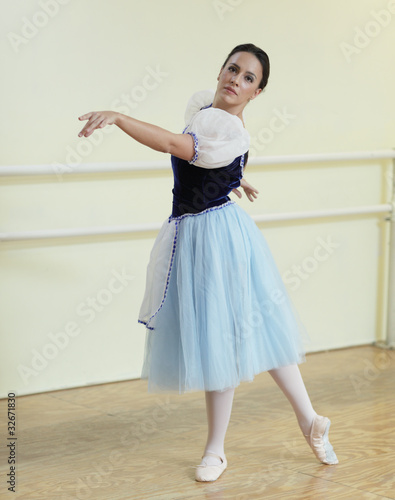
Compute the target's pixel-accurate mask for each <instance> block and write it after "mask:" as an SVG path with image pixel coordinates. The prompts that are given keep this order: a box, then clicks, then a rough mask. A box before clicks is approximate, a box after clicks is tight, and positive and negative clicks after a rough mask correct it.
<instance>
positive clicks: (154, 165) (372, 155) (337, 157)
mask: <svg viewBox="0 0 395 500" xmlns="http://www.w3.org/2000/svg"><path fill="white" fill-rule="evenodd" d="M381 159H385V160H390V159H392V165H391V167H389V168H388V171H387V172H388V180H389V183H388V190H387V197H388V203H383V204H379V205H367V206H356V207H343V208H333V209H325V210H312V211H299V212H283V213H271V214H262V215H255V216H252V219H253V220H254V221H255V222H275V221H289V220H303V219H314V218H325V217H347V216H357V215H373V214H385V217H384V220H385V221H386V222H389V224H385V226H384V240H385V252H384V253H385V255H384V257H383V259H384V265H383V266H384V270H383V273H384V276H385V278H384V294H383V306H382V311H381V312H382V315H383V318H386V321H384V323H383V324H385V327H384V330H385V332H383V333H384V335H383V336H382V337H381V338H385V347H387V348H388V347H395V161H394V160H395V149H383V150H378V151H356V152H355V151H354V152H343V153H319V154H301V155H282V156H262V157H251V158H249V159H248V166H249V167H250V166H252V167H253V166H264V165H278V164H283V165H285V164H301V163H302V164H303V163H313V162H316V163H322V162H339V161H365V160H381ZM158 170H165V171H169V173H170V172H171V166H170V162H169V161H168V160H166V161H145V162H143V161H141V162H125V163H113V164H108V163H85V164H76V165H67V164H65V165H62V164H60V163H52V164H51V165H15V166H0V176H3V177H13V176H35V175H44V176H46V175H49V176H54V180H56V178H58V180H59V176H62V175H65V176H67V175H75V174H77V175H78V174H100V173H115V172H148V171H158ZM162 224H163V222H161V223H151V224H130V225H122V226H97V227H84V228H68V229H52V230H39V231H18V232H0V243H1V242H3V243H5V242H12V241H21V240H42V239H49V238H75V237H89V236H98V235H111V234H113V235H115V234H117V235H120V234H125V233H134V234H140V235H141V236H144V233H152V232H157V231H159V230H160V228H161V226H162ZM150 237H152V234H151V235H150Z"/></svg>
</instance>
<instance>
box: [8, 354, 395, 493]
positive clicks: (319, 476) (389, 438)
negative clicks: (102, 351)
mask: <svg viewBox="0 0 395 500" xmlns="http://www.w3.org/2000/svg"><path fill="white" fill-rule="evenodd" d="M300 368H301V371H302V374H303V376H304V380H305V383H306V386H307V388H308V391H309V393H310V397H311V399H312V401H313V404H314V407H315V410H316V411H317V412H318V413H320V414H323V415H326V416H328V417H330V419H331V420H332V426H331V431H330V438H331V442H332V444H333V446H334V448H335V451H336V453H337V456H338V458H339V461H340V463H339V464H338V465H333V466H326V465H321V464H320V463H319V462H318V461H317V460H316V459H315V457H314V455H313V453H312V452H311V450H310V448H309V447H308V445H307V443H306V442H305V440H304V438H303V436H302V435H301V433H300V431H299V428H298V426H297V423H296V419H295V417H294V414H293V412H292V410H291V407H290V405H289V403H288V401H287V400H286V399H285V397H284V396H283V395H282V393H281V392H280V390H279V389H278V388H277V386H276V385H275V384H274V382H273V380H272V379H271V377H270V375H268V374H267V373H261V374H259V375H258V376H257V377H256V378H255V380H254V381H253V382H252V383H248V382H245V383H242V384H241V385H240V386H239V387H238V388H237V389H236V392H235V398H234V404H233V411H232V416H231V421H230V424H229V428H228V433H227V437H226V444H225V452H226V456H227V459H228V468H227V470H226V471H225V472H224V473H223V475H222V476H221V477H220V478H219V479H218V480H217V481H215V482H213V483H198V482H196V481H195V480H194V472H195V469H194V468H192V466H194V465H197V464H198V463H200V459H201V454H202V451H203V447H204V444H205V439H206V413H205V405H204V393H203V392H195V393H189V394H183V395H179V394H161V395H155V394H148V392H147V383H146V381H141V380H134V381H129V382H120V383H113V384H106V385H101V386H94V387H86V388H78V389H70V390H65V391H56V392H48V393H44V394H37V395H32V396H24V397H20V398H19V399H18V400H17V411H18V421H17V425H18V429H17V436H18V463H17V479H18V482H17V493H16V494H13V493H9V492H8V491H7V489H6V487H5V481H6V479H5V477H6V476H5V474H6V472H8V465H7V461H6V456H5V455H6V452H5V445H4V443H5V442H6V441H5V436H4V433H5V426H4V419H3V416H5V415H6V412H5V410H6V401H5V400H1V401H0V412H1V413H0V414H1V415H2V422H3V424H2V429H1V433H2V436H3V440H2V446H1V451H0V453H1V456H0V459H1V460H0V465H1V468H0V470H1V478H2V479H1V481H2V484H0V488H1V489H0V498H1V499H7V498H9V499H11V498H18V499H28V500H34V499H40V500H47V499H48V500H54V499H61V500H69V499H81V500H85V499H92V500H102V499H103V500H121V499H122V500H127V499H155V500H162V499H216V500H217V499H218V500H219V499H221V500H222V499H232V500H249V499H260V498H265V499H273V498H278V499H293V500H298V499H303V500H307V499H314V500H317V499H318V500H322V499H330V500H333V499H355V500H360V499H372V500H373V499H380V498H392V499H395V432H394V430H395V398H394V396H395V351H393V350H392V351H388V350H381V349H379V348H377V347H373V346H364V347H357V348H350V349H345V350H337V351H331V352H326V353H316V354H310V355H308V356H307V362H306V363H304V364H302V365H301V366H300Z"/></svg>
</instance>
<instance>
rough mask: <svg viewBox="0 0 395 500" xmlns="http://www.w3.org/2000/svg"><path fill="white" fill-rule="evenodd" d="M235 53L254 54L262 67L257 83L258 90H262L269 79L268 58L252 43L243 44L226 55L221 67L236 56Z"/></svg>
mask: <svg viewBox="0 0 395 500" xmlns="http://www.w3.org/2000/svg"><path fill="white" fill-rule="evenodd" d="M236 52H249V53H250V54H254V56H255V57H256V58H257V59H258V60H259V62H260V63H261V66H262V75H263V76H262V80H261V81H260V83H259V86H258V88H260V89H264V88H265V87H266V85H267V81H268V79H269V74H270V62H269V56H268V55H267V54H266V52H264V51H263V50H262V49H260V48H259V47H257V46H256V45H254V44H253V43H243V44H242V45H238V46H237V47H235V48H234V49H233V50H232V52H230V54H229V55H228V57H227V58H226V61H225V62H224V64H223V65H222V67H224V66H225V64H226V63H227V62H228V60H229V58H231V57H232V56H233V54H236Z"/></svg>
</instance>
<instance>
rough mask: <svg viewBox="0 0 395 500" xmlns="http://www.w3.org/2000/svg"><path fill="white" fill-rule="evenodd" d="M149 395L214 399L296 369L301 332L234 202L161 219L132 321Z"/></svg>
mask: <svg viewBox="0 0 395 500" xmlns="http://www.w3.org/2000/svg"><path fill="white" fill-rule="evenodd" d="M139 322H140V323H143V324H144V325H145V326H146V333H145V334H146V338H145V353H144V363H143V368H142V372H141V378H142V379H148V392H178V393H179V394H181V393H185V392H190V391H198V390H204V391H214V390H216V391H223V390H226V389H229V388H231V387H236V386H238V385H239V384H240V382H244V381H248V382H251V381H252V380H253V379H254V376H255V375H257V374H258V373H260V372H263V371H267V370H270V369H272V368H277V367H281V366H286V365H290V364H294V363H298V364H299V363H301V362H303V361H305V351H304V347H303V341H304V340H306V339H307V338H308V335H307V333H306V330H305V327H304V325H303V323H302V322H301V320H300V319H299V316H298V313H297V311H296V310H295V307H294V306H293V304H292V302H291V299H290V297H289V295H288V292H287V290H286V288H285V285H284V283H283V281H282V278H281V275H280V273H279V271H278V269H277V266H276V263H275V261H274V259H273V256H272V254H271V252H270V249H269V247H268V245H267V243H266V240H265V238H264V236H263V235H262V233H261V231H260V230H259V228H258V226H257V225H256V224H255V222H254V221H253V219H252V218H251V217H250V216H249V215H248V214H247V212H246V211H245V210H244V209H242V208H241V207H240V206H239V205H237V204H236V203H235V202H234V201H232V200H231V201H228V202H227V203H225V204H223V205H221V206H219V207H215V208H211V209H207V210H205V211H204V212H201V213H199V214H185V215H183V216H180V217H175V218H172V217H169V219H167V220H166V221H165V222H164V224H163V226H162V228H161V230H160V232H159V234H158V236H157V238H156V240H155V243H154V246H153V248H152V251H151V254H150V260H149V264H148V268H147V281H146V290H145V295H144V299H143V303H142V305H141V310H140V314H139Z"/></svg>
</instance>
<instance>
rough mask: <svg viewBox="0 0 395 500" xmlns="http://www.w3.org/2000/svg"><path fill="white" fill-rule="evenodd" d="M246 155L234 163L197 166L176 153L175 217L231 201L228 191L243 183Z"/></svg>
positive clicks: (173, 215) (174, 159)
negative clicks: (208, 166)
mask: <svg viewBox="0 0 395 500" xmlns="http://www.w3.org/2000/svg"><path fill="white" fill-rule="evenodd" d="M243 156H244V155H241V156H239V157H237V158H236V159H235V160H233V162H232V163H231V164H230V165H227V166H225V167H220V168H213V169H211V168H202V167H197V166H195V165H192V164H190V163H188V162H187V161H186V160H181V159H180V158H178V157H177V156H172V157H171V164H172V169H173V174H174V188H173V189H172V193H173V211H172V217H179V216H180V215H184V214H187V213H192V214H196V213H199V212H202V211H203V210H206V209H207V208H211V207H216V206H218V205H222V204H223V203H226V202H227V201H229V200H230V198H229V196H228V194H229V193H230V192H231V191H232V189H234V188H237V187H239V186H240V180H241V178H242V177H243V163H244V158H243Z"/></svg>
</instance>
